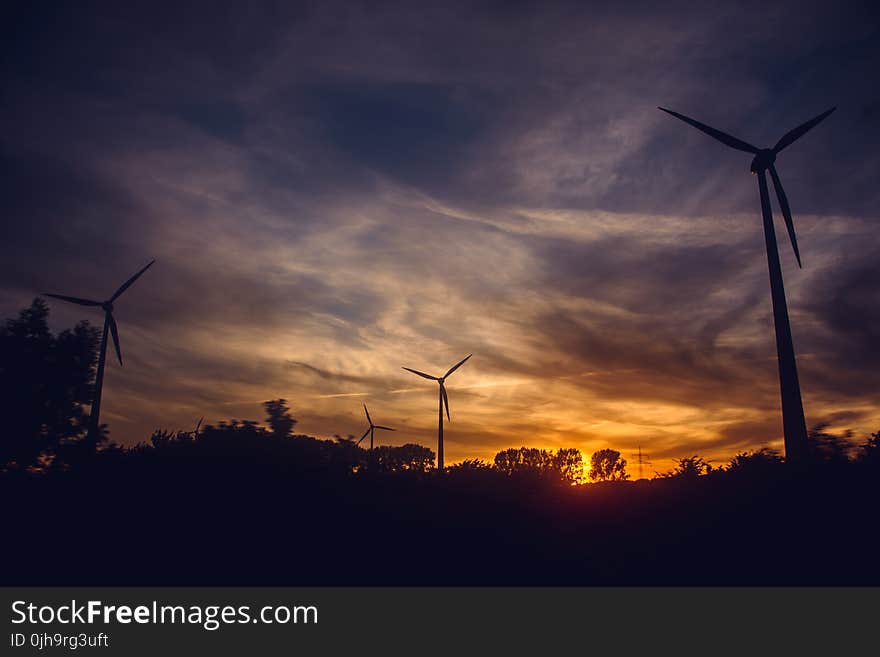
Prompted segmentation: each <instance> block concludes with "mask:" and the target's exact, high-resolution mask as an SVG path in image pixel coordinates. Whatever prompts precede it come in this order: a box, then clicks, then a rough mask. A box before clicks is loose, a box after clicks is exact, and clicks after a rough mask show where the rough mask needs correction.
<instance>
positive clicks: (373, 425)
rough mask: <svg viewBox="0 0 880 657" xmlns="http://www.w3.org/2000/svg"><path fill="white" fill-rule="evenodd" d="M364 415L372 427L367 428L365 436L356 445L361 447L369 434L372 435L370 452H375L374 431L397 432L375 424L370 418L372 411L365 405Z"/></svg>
mask: <svg viewBox="0 0 880 657" xmlns="http://www.w3.org/2000/svg"><path fill="white" fill-rule="evenodd" d="M364 413H366V414H367V422H369V424H370V426H369V427H367V430H366V431H364V435H363V436H361V437H360V440H358V441H357V442H356V443H355V446H357V445H360V444H361V441H362V440H363V439H364V438H366V437H367V434H370V451H371V452H372V451H373V431H374V430H376V429H381V430H382V431H395V429H392V428H391V427H383V426H382V425H381V424H373V418H371V417H370V411H368V410H367V405H366V404H364Z"/></svg>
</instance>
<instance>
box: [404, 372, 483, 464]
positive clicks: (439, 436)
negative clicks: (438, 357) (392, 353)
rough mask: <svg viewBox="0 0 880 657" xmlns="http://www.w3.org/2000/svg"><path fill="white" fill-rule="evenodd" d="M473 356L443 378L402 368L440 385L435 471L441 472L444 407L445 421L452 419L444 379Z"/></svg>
mask: <svg viewBox="0 0 880 657" xmlns="http://www.w3.org/2000/svg"><path fill="white" fill-rule="evenodd" d="M471 356H473V354H468V356H467V358H465V359H464V360H461V361H459V362H458V363H456V364H455V365H453V366H452V367H450V368H449V370H448V371H447V372H446V374H444V375H443V376H431V375H430V374H425V373H424V372H419V371H418V370H413V369H410V368H409V367H404V368H403V369H405V370H406V371H407V372H412V373H413V374H417V375H419V376H420V377H422V378H425V379H430V380H431V381H436V382H437V383H439V384H440V413H439V425H438V428H437V469H438V470H440V471H441V472H442V471H443V407H444V406H445V407H446V419H447V420H449V421H450V422H451V421H452V418H451V417H449V397H448V396H447V394H446V379H448V378H449V375H450V374H452V373H453V372H454V371H455V370H457V369H458V368H459V367H461V366H462V365H464V364H465V363H466V362H467V359H468V358H470V357H471Z"/></svg>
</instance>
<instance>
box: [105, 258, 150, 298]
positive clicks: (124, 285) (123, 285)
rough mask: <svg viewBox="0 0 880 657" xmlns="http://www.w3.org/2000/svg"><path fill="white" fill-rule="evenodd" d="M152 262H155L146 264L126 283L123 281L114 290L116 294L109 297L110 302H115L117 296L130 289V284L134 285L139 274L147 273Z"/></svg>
mask: <svg viewBox="0 0 880 657" xmlns="http://www.w3.org/2000/svg"><path fill="white" fill-rule="evenodd" d="M154 262H156V261H155V260H150V262H148V263H147V266H146V267H144V268H143V269H141V270H140V271H139V272H138V273H137V274H135V275H134V276H132V277H131V278H129V279H128V280H127V281H125V283H123V284H122V285H120V286H119V289H118V290H116V292H115V293H114V294H113V296H112V297H110V301H116V299H117V298H118V297H119V295H120V294H122V293H123V292H125V291H126V290H127V289H128V288H130V287H131V285H132V283H134V282H135V281H136V280H137V279H138V278H140V276H141V274H143V273H144V272H145V271H147V270H148V269H149V268H150V267H151V266H152V264H153V263H154Z"/></svg>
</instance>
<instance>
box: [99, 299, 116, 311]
mask: <svg viewBox="0 0 880 657" xmlns="http://www.w3.org/2000/svg"><path fill="white" fill-rule="evenodd" d="M101 308H103V309H104V312H105V313H112V312H113V302H112V301H105V302H104V303H102V304H101Z"/></svg>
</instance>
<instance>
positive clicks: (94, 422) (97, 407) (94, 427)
mask: <svg viewBox="0 0 880 657" xmlns="http://www.w3.org/2000/svg"><path fill="white" fill-rule="evenodd" d="M154 262H156V261H155V260H151V261H150V262H149V263H148V264H147V266H146V267H144V268H143V269H141V270H140V271H139V272H138V273H136V274H135V275H134V276H132V277H131V278H129V279H128V280H127V281H125V283H123V284H122V285H120V286H119V289H118V290H116V292H114V293H113V296H112V297H110V298H109V299H108V300H107V301H91V300H89V299H80V298H78V297H68V296H64V295H63V294H48V293H46V296H47V297H52V298H54V299H61V300H62V301H68V302H70V303H75V304H77V305H79V306H100V307H101V308H102V309H103V310H104V332H103V334H102V335H101V351H100V353H99V355H98V372H97V374H96V376H95V395H94V399H93V400H92V408H91V410H90V411H89V435H90V436H91V437H92V438H93V439H94V438H97V433H98V426H99V424H98V423H99V419H100V415H101V391H102V390H103V388H104V362H105V361H106V360H107V333H108V332H109V333H110V334H112V336H113V346H114V347H115V348H116V357H117V358H118V359H119V364H120V365H122V349H121V348H120V347H119V331H118V329H117V328H116V320H115V319H114V318H113V302H114V301H116V299H118V298H119V297H120V295H121V294H122V293H123V292H125V291H126V290H127V289H128V288H129V287H131V286H132V284H133V283H134V282H135V281H136V280H137V279H138V278H140V276H141V274H143V273H144V272H145V271H147V269H149V268H150V265H152V264H153V263H154Z"/></svg>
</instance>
